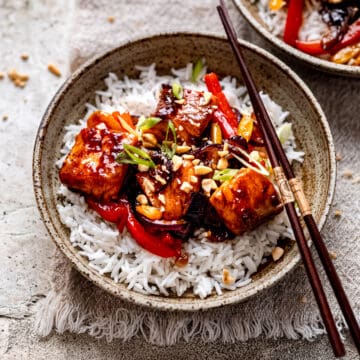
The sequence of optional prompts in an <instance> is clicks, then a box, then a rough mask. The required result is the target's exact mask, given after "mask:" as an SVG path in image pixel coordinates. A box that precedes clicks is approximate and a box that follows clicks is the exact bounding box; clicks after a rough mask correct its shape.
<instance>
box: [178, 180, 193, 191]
mask: <svg viewBox="0 0 360 360" xmlns="http://www.w3.org/2000/svg"><path fill="white" fill-rule="evenodd" d="M192 189H193V186H192V185H191V184H190V183H188V182H187V181H184V182H183V183H182V184H181V186H180V190H182V191H184V192H186V193H187V194H188V193H189V192H190V191H191V190H192Z"/></svg>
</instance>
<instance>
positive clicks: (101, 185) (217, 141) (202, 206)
mask: <svg viewBox="0 0 360 360" xmlns="http://www.w3.org/2000/svg"><path fill="white" fill-rule="evenodd" d="M201 64H202V62H201ZM140 69H141V74H140V78H139V80H130V79H127V78H125V79H124V80H123V81H120V80H118V79H117V78H116V76H115V75H114V74H110V75H109V78H108V79H107V80H106V81H107V85H108V88H109V91H108V92H104V91H99V92H98V96H97V108H96V109H95V108H93V107H91V110H89V114H88V115H87V120H86V123H85V122H82V125H80V126H79V127H78V128H76V126H70V127H69V129H68V130H69V131H68V133H67V135H66V136H65V147H64V149H63V152H64V155H65V157H64V158H63V159H61V160H60V162H59V165H60V163H61V169H60V172H59V176H60V180H61V182H62V183H63V184H64V185H66V187H67V188H68V189H71V190H73V191H75V193H71V191H70V192H69V190H68V189H66V188H65V187H64V186H62V187H61V188H60V191H59V192H60V194H61V195H62V197H61V198H60V203H59V205H58V209H59V213H60V216H61V218H62V221H63V222H64V224H65V225H67V226H68V227H70V229H71V236H70V240H71V242H72V243H73V245H74V246H77V247H79V248H80V249H81V254H82V255H84V256H86V257H88V259H89V260H90V265H91V266H93V267H95V268H97V269H98V270H99V271H100V272H102V273H110V276H111V277H112V278H114V279H115V281H121V282H127V283H128V284H129V287H131V288H134V289H135V290H137V291H141V292H145V293H158V292H160V293H162V294H165V295H168V291H169V290H170V291H172V292H175V293H177V294H178V295H181V294H182V293H183V292H184V291H185V290H186V289H188V288H191V287H192V288H193V291H194V293H195V294H197V295H199V296H200V297H205V296H207V295H209V293H210V292H211V291H212V290H213V289H214V290H215V291H216V292H217V293H221V289H222V288H226V289H234V288H236V287H239V286H243V285H245V284H246V283H247V282H248V280H250V275H251V274H252V273H254V272H256V270H257V267H258V266H259V265H260V263H261V262H262V261H263V258H264V256H265V257H266V256H268V257H270V256H271V250H272V249H273V248H274V247H275V246H276V245H277V244H278V240H279V239H280V238H282V237H286V236H289V235H290V234H291V231H290V230H289V228H288V226H287V224H286V220H285V218H284V216H282V214H280V215H281V216H280V215H279V216H280V218H281V220H279V219H276V218H275V219H274V220H271V221H268V220H269V219H272V218H274V216H276V215H277V214H279V213H280V212H281V210H282V205H281V203H280V201H279V198H278V196H277V192H276V189H275V187H274V185H273V183H272V169H271V167H270V164H269V161H268V158H267V154H266V150H265V148H264V142H263V139H262V136H261V133H260V131H259V128H258V125H257V122H256V119H255V117H254V114H253V112H252V109H251V108H250V106H249V104H248V103H247V101H246V100H245V101H241V102H240V101H239V94H240V92H242V93H243V92H244V90H243V89H240V88H237V87H236V83H235V82H234V80H233V79H231V78H225V79H223V80H221V82H220V81H219V79H218V76H217V75H216V74H215V73H209V74H205V67H204V66H199V62H198V63H197V64H196V65H195V66H193V65H192V64H189V66H188V67H187V68H186V69H181V70H174V71H173V74H174V75H175V76H176V77H175V78H174V77H170V76H167V77H166V76H163V77H161V76H158V75H157V74H156V73H155V71H154V66H152V67H148V68H140ZM189 70H191V71H189ZM151 72H152V73H151ZM189 80H192V81H189ZM203 80H204V81H203ZM142 86H143V87H144V89H142ZM140 93H143V94H142V95H143V98H141V97H140ZM135 94H136V95H137V96H138V97H139V100H137V99H136V96H134V95H135ZM121 95H123V97H121ZM262 96H263V98H264V100H266V102H267V103H268V104H269V105H270V108H271V109H270V110H273V111H272V113H273V115H275V116H277V117H278V119H277V121H276V122H277V125H280V126H278V128H279V136H280V138H283V139H282V140H283V142H284V143H287V144H288V145H289V146H288V156H289V157H290V158H294V159H298V160H301V156H302V154H301V153H299V152H296V151H295V150H294V149H295V145H294V142H293V135H292V132H291V125H290V124H289V123H283V121H284V119H285V117H286V115H287V114H286V113H284V112H282V110H281V109H280V108H279V107H278V106H277V105H276V104H274V103H272V102H271V100H270V99H269V98H268V96H267V95H262ZM137 101H138V103H137ZM145 103H147V104H146V106H144V105H145ZM230 104H231V105H230ZM234 105H237V106H234ZM270 112H271V111H270ZM79 130H80V131H79ZM78 199H79V200H78ZM81 199H83V200H81ZM81 211H82V212H83V213H82V214H80V212H81ZM96 214H97V215H96ZM89 215H90V216H89ZM100 219H102V220H100ZM84 220H85V221H84ZM263 223H264V226H260V224H263ZM112 224H114V225H112ZM274 225H275V226H274ZM259 226H260V228H259V230H254V229H256V228H258V227H259ZM264 227H265V228H267V229H263V230H261V228H264ZM99 228H101V229H105V231H104V239H102V236H101V232H102V231H101V230H99ZM106 233H108V234H109V241H107V240H106V239H105V238H106V237H107V235H106ZM116 233H117V234H116ZM253 233H257V234H258V235H256V236H254V235H252V234H253ZM115 238H116V240H115ZM269 240H270V241H269ZM241 242H243V244H241ZM252 242H253V244H251V243H252ZM262 243H263V244H262ZM222 244H224V245H222ZM255 249H256V250H255ZM254 251H255V253H256V254H255V253H254ZM236 252H237V254H236ZM151 254H154V255H155V256H154V255H151ZM224 256H225V258H224ZM206 257H208V258H209V260H210V259H212V260H213V261H214V264H209V263H208V265H207V268H206V264H205V262H206ZM220 258H222V260H220ZM226 258H227V259H226ZM140 259H142V261H143V263H141V264H140V263H139V261H140ZM161 259H162V260H161ZM225 259H226V260H225ZM135 264H136V266H135ZM225 267H226V271H227V272H229V277H230V278H231V279H232V281H231V282H229V281H227V282H224V281H223V271H224V269H225ZM134 271H135V272H134ZM134 279H135V280H134Z"/></svg>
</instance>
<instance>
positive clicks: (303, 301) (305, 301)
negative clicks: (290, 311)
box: [300, 295, 308, 304]
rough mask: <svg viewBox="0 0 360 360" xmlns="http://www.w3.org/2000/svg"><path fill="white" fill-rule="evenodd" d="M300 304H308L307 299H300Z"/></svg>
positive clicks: (303, 297) (304, 297)
mask: <svg viewBox="0 0 360 360" xmlns="http://www.w3.org/2000/svg"><path fill="white" fill-rule="evenodd" d="M300 302H301V304H306V303H307V302H308V300H307V297H306V296H305V295H304V296H302V297H301V298H300Z"/></svg>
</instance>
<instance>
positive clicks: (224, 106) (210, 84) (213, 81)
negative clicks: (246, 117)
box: [204, 73, 238, 133]
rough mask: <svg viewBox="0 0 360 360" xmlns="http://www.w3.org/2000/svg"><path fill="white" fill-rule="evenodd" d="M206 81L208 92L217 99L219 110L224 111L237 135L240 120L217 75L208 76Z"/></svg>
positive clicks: (210, 74) (205, 78)
mask: <svg viewBox="0 0 360 360" xmlns="http://www.w3.org/2000/svg"><path fill="white" fill-rule="evenodd" d="M204 80H205V84H206V87H207V88H208V90H209V91H210V92H211V93H212V94H213V95H214V96H216V97H217V100H218V109H219V110H221V111H222V113H223V114H224V116H225V118H226V120H227V122H228V124H229V125H230V126H231V127H232V128H234V129H235V133H236V129H237V126H238V119H237V117H236V115H235V113H234V111H233V109H232V107H231V106H230V104H229V102H228V101H227V99H226V96H225V94H224V93H223V91H222V89H221V85H220V82H219V79H218V77H217V75H216V74H215V73H209V74H206V75H205V77H204Z"/></svg>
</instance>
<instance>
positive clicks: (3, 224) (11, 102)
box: [0, 0, 357, 360]
mask: <svg viewBox="0 0 360 360" xmlns="http://www.w3.org/2000/svg"><path fill="white" fill-rule="evenodd" d="M72 12H73V2H72V1H66V0H63V1H62V0H31V1H30V0H0V38H1V41H0V55H1V62H0V71H2V72H7V71H8V70H9V69H10V68H13V67H15V68H16V69H17V70H18V71H20V72H24V73H27V74H29V76H30V80H29V82H28V84H27V86H26V87H25V88H24V89H20V88H16V87H14V85H13V84H12V83H11V82H10V81H9V80H8V79H7V78H6V79H3V80H0V136H1V152H0V184H1V187H0V189H1V191H0V234H1V243H0V244H1V245H0V268H1V275H0V359H4V360H10V359H11V360H12V359H54V360H57V359H141V358H143V356H142V354H144V353H147V354H148V358H157V359H167V358H176V359H185V358H186V359H195V358H196V359H199V358H204V359H233V358H234V359H235V358H237V359H241V358H244V359H249V358H252V359H331V358H332V353H331V349H330V347H329V346H328V342H327V339H326V337H322V338H319V339H316V341H314V342H312V343H309V342H304V341H292V340H285V339H279V340H268V339H263V338H259V339H256V340H252V341H249V342H247V343H237V344H225V345H224V344H220V343H212V344H204V343H202V342H200V341H199V342H194V343H191V344H184V343H180V344H178V345H176V346H172V347H169V348H157V347H154V346H152V345H149V344H146V343H145V342H144V341H142V340H141V339H136V340H134V341H131V342H129V343H122V342H113V343H111V344H107V343H106V342H105V341H97V340H95V339H93V338H90V337H88V336H85V335H80V336H75V335H71V334H66V335H61V336H59V335H53V336H51V337H49V338H46V339H39V338H38V337H37V336H36V335H35V334H34V333H33V331H32V321H33V313H34V304H35V303H36V301H37V300H38V299H39V298H41V297H42V296H44V294H45V293H46V292H47V290H48V288H49V283H48V269H49V265H50V259H51V255H52V252H53V250H54V246H53V244H52V242H51V241H50V239H49V237H48V235H47V234H46V230H45V228H44V226H43V225H42V223H41V220H40V217H39V214H38V212H37V210H36V205H35V200H34V196H33V191H32V179H31V158H32V147H33V142H34V138H35V134H36V130H37V126H38V124H39V122H40V119H41V116H42V113H43V112H44V110H45V108H46V106H47V103H48V102H49V100H50V99H51V97H52V96H53V94H54V92H55V91H56V89H57V88H58V86H60V84H61V82H62V79H64V75H63V77H62V79H58V78H56V77H55V76H54V75H52V74H50V73H49V72H48V71H47V64H48V63H50V62H53V63H56V64H57V65H58V66H59V68H60V69H61V70H62V71H63V72H65V71H66V69H67V66H68V63H67V61H68V37H69V31H68V29H69V24H70V19H71V15H72ZM25 52H26V53H28V54H29V55H30V58H29V60H28V61H26V62H24V61H23V60H21V59H20V55H21V54H22V53H25ZM5 114H6V115H8V119H7V120H6V121H3V120H2V118H3V116H4V115H5ZM346 347H347V350H348V355H347V357H346V358H347V359H356V358H357V354H356V352H355V348H354V346H353V345H351V343H350V342H349V341H348V340H347V341H346Z"/></svg>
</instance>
